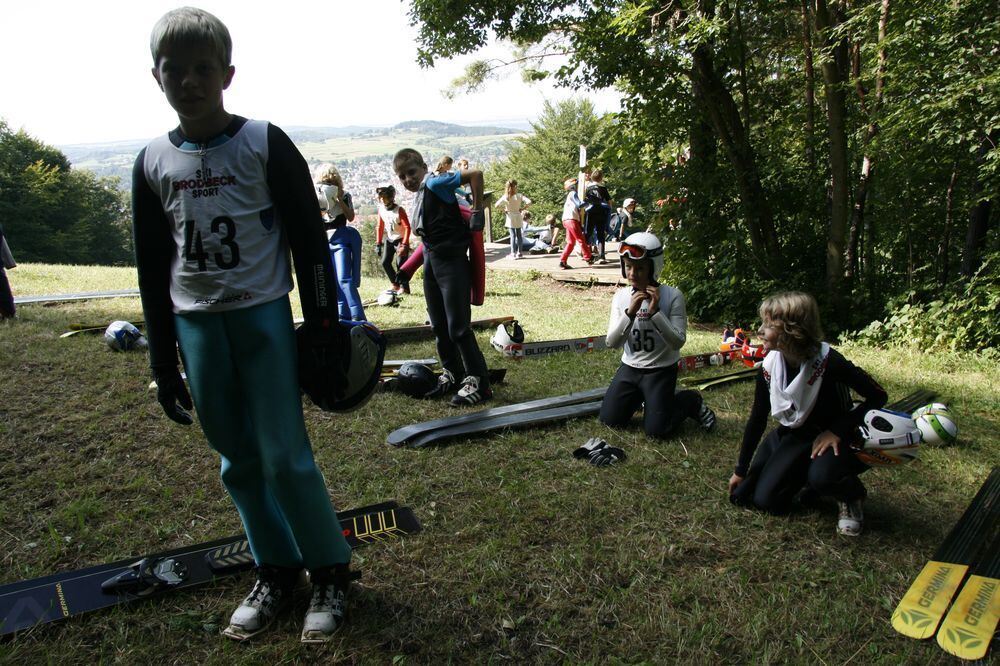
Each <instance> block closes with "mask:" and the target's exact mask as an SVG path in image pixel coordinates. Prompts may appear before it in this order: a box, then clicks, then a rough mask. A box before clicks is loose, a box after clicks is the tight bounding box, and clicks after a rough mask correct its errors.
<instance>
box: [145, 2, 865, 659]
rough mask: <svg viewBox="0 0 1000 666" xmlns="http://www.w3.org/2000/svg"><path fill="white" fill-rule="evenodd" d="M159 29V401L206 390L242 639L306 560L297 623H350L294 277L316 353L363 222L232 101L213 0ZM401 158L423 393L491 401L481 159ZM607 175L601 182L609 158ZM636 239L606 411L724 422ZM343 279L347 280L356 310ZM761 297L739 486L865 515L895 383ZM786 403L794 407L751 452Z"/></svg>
mask: <svg viewBox="0 0 1000 666" xmlns="http://www.w3.org/2000/svg"><path fill="white" fill-rule="evenodd" d="M150 49H151V53H152V57H153V69H152V73H153V76H154V78H155V80H156V82H157V84H158V85H159V87H160V89H161V90H162V91H163V93H164V94H165V96H166V99H167V102H168V103H169V104H170V106H171V107H172V108H173V109H174V110H175V111H176V112H177V115H178V118H179V126H178V127H177V128H176V129H174V130H171V131H170V132H168V133H167V134H165V135H163V136H161V137H159V138H157V139H154V140H153V141H151V142H150V143H149V145H147V146H146V148H144V149H143V150H142V151H141V152H140V153H139V155H138V157H137V158H136V162H135V167H134V169H133V179H132V196H133V231H134V236H135V247H136V265H137V269H138V275H139V287H140V292H141V297H142V305H143V311H144V314H145V321H146V329H147V331H146V332H147V340H148V346H149V356H150V365H151V369H152V372H153V375H154V377H155V379H156V382H157V400H158V401H159V403H160V405H161V406H162V408H163V410H164V412H165V413H166V415H167V416H168V417H169V418H170V419H172V420H174V421H175V422H177V423H179V424H182V425H190V424H191V423H192V422H193V419H192V416H191V414H190V413H189V412H190V410H191V409H192V408H194V409H196V410H197V413H198V417H199V420H200V423H201V427H202V429H203V431H204V433H205V436H206V438H207V440H208V442H209V444H210V446H211V447H212V448H214V449H215V450H216V451H217V452H218V453H219V455H220V457H221V476H222V481H223V484H224V485H225V487H226V489H227V491H228V492H229V494H230V496H231V497H232V499H233V502H234V503H235V504H236V507H237V509H238V511H239V514H240V517H241V519H242V521H243V525H244V527H245V529H246V533H247V537H248V540H249V543H250V548H251V550H252V552H253V556H254V560H255V562H256V580H255V583H254V586H253V588H252V590H251V592H250V594H249V595H247V597H246V598H245V599H244V600H243V601H242V603H241V604H240V606H239V607H238V608H237V609H236V611H235V612H234V613H233V615H232V617H231V619H230V622H229V625H228V626H227V627H226V629H225V630H224V634H225V635H226V636H229V637H231V638H234V639H237V640H244V639H246V638H249V637H251V636H254V635H256V634H258V633H259V632H261V631H263V630H264V629H265V628H266V627H267V626H268V625H269V624H270V623H271V621H272V620H273V619H274V618H275V616H276V615H277V614H278V613H279V612H281V610H282V609H283V608H285V607H286V606H288V604H289V603H290V601H291V598H292V594H293V591H294V589H295V587H296V584H297V582H298V581H299V580H300V576H301V574H302V572H303V571H308V574H309V576H308V583H309V584H310V585H311V597H310V603H309V607H308V611H307V613H306V616H305V620H304V623H303V629H302V635H301V639H302V641H304V642H310V643H311V642H325V641H328V640H330V638H331V637H332V635H333V634H334V632H335V631H336V630H337V629H338V628H339V627H340V626H341V625H342V623H343V621H344V616H345V610H346V605H345V604H346V595H347V590H348V586H349V583H350V581H352V580H354V579H356V578H357V577H358V576H359V574H357V573H356V572H353V571H352V570H351V569H350V561H351V549H350V547H349V546H348V544H347V542H346V541H345V539H344V536H343V534H342V532H341V529H340V526H339V523H338V521H337V516H336V512H335V510H334V507H333V505H332V503H331V501H330V497H329V493H328V491H327V488H326V484H325V482H324V479H323V475H322V474H321V473H320V471H319V469H318V468H317V467H316V464H315V461H314V458H313V454H312V448H311V445H310V442H309V437H308V434H307V432H306V429H305V424H304V418H303V411H302V401H301V398H300V390H299V378H298V376H297V371H296V367H297V361H296V359H297V350H296V344H297V342H296V334H295V332H294V329H293V325H292V314H291V306H290V302H289V297H288V294H289V292H290V291H291V289H292V280H291V271H292V268H293V266H294V270H295V273H296V277H297V282H298V292H299V298H300V300H301V304H302V311H303V315H304V318H305V324H304V329H303V330H304V333H305V335H304V336H303V338H302V339H303V340H304V344H306V345H308V350H309V352H310V357H315V358H322V357H330V356H336V355H337V354H338V353H339V349H340V348H339V347H338V335H340V333H339V331H340V329H339V328H338V322H339V319H341V318H342V317H345V316H346V315H348V314H350V316H352V317H353V316H357V314H358V313H357V311H356V310H355V309H354V307H353V306H354V303H353V301H354V300H356V289H357V284H356V281H355V280H354V279H353V277H352V279H351V280H350V281H347V280H344V281H338V277H337V276H339V275H342V272H341V271H342V270H343V273H347V272H348V269H350V275H351V276H356V275H358V271H357V268H358V265H357V262H356V260H355V259H354V258H353V256H352V258H351V259H350V260H347V259H346V258H343V257H346V254H347V253H348V252H354V248H355V247H356V243H357V241H358V239H356V238H355V237H354V236H353V235H352V234H350V233H349V232H347V231H345V229H349V227H347V221H349V220H350V219H351V218H352V217H353V215H354V211H353V207H352V205H351V201H350V197H349V196H348V195H347V194H346V193H345V192H344V186H343V180H342V179H341V178H340V176H339V174H337V173H336V171H335V170H330V169H327V170H325V171H324V172H323V173H322V174H320V178H319V183H318V185H316V186H315V187H314V186H313V185H312V179H311V177H310V173H309V169H308V166H307V164H306V162H305V160H304V159H303V158H302V156H301V154H300V153H299V152H298V150H297V149H296V148H295V146H294V145H293V143H292V142H291V140H290V139H289V138H288V137H287V135H285V134H284V132H282V131H281V130H280V129H279V128H277V127H276V126H274V125H271V124H270V123H267V122H264V121H256V120H248V119H246V118H242V117H240V116H235V115H232V114H230V113H229V112H228V111H226V109H225V107H224V104H223V91H224V90H225V89H227V88H228V87H229V85H230V83H231V81H232V79H233V75H234V71H235V70H234V68H233V66H232V64H231V55H232V41H231V39H230V36H229V32H228V30H227V29H226V27H225V25H224V24H222V22H221V21H219V20H218V19H217V18H216V17H215V16H213V15H211V14H209V13H207V12H205V11H203V10H199V9H194V8H189V7H186V8H181V9H177V10H173V11H171V12H168V13H167V14H166V15H164V16H163V17H162V18H161V19H160V20H159V21H158V22H157V24H156V25H155V27H154V28H153V32H152V36H151V39H150ZM393 168H394V171H395V173H396V175H397V176H398V178H399V180H400V181H401V182H402V184H403V186H404V187H405V188H406V189H407V190H408V191H410V192H414V193H416V200H415V206H414V210H413V211H412V216H411V217H410V218H409V221H407V219H406V217H405V214H404V213H403V212H402V211H401V210H399V209H398V207H396V206H395V204H394V192H392V191H391V188H386V189H384V190H382V191H380V193H379V196H380V200H381V202H382V209H381V210H380V218H381V221H382V224H383V225H384V234H381V235H380V236H379V239H380V240H381V241H382V243H383V244H384V247H383V253H385V254H386V255H389V256H390V257H392V256H395V257H399V256H400V255H403V254H405V250H403V249H402V248H405V247H406V246H407V243H408V241H409V237H410V231H411V229H410V225H412V233H414V234H416V235H417V236H419V237H420V238H421V239H422V241H423V255H424V257H423V262H424V273H423V290H424V295H425V299H426V305H427V313H428V317H429V319H430V323H431V326H432V328H433V330H434V334H435V336H436V339H437V351H438V354H439V358H440V361H441V364H442V366H443V371H442V373H441V375H440V378H439V380H438V384H437V386H435V387H434V388H433V390H431V391H430V393H429V394H428V395H427V396H426V397H438V396H440V397H449V398H450V402H451V403H452V404H453V405H477V404H479V403H481V402H483V401H485V400H488V399H490V397H491V396H492V391H491V388H490V385H489V377H488V374H487V369H486V362H485V359H484V357H483V354H482V352H481V351H480V349H479V347H478V345H477V343H476V338H475V335H474V334H473V332H472V330H471V328H470V318H471V307H470V291H471V286H472V284H471V283H472V275H473V269H472V266H471V263H470V259H469V254H470V246H471V243H472V241H473V238H474V233H475V230H477V229H482V226H483V223H484V213H483V210H482V205H483V175H482V173H481V172H480V171H478V170H470V169H461V170H458V171H450V170H447V169H446V170H444V171H440V172H436V173H432V172H430V171H429V169H428V167H427V164H426V163H425V162H424V159H423V157H422V156H421V155H420V153H418V152H417V151H415V150H411V149H404V150H401V151H399V152H398V153H396V155H395V157H394V159H393ZM594 180H595V182H598V183H599V182H600V179H599V178H598V177H597V174H595V175H594ZM567 190H570V191H571V192H572V195H571V196H567V211H568V214H567V213H566V212H564V215H563V220H564V226H565V228H566V231H567V237H568V242H567V249H566V250H564V253H563V263H564V264H565V260H566V258H567V257H568V256H569V252H570V251H572V248H573V245H574V244H576V243H580V242H583V243H584V250H585V257H586V258H587V259H591V256H590V254H589V249H588V248H587V247H586V240H585V238H584V236H583V230H582V229H581V228H580V226H579V217H578V216H577V214H576V211H577V210H579V208H581V207H582V205H583V204H582V202H580V201H579V198H578V197H577V198H575V199H574V197H575V196H576V195H575V182H572V181H568V182H567ZM457 191H460V192H463V193H465V195H467V196H463V198H465V201H466V203H467V205H468V210H463V208H462V207H460V203H459V199H458V198H457V197H456V192H457ZM510 192H511V190H508V197H507V205H508V212H509V211H510V208H511V196H510ZM514 194H516V190H514ZM524 201H526V199H524V200H523V201H522V203H523V202H524ZM324 203H325V209H326V212H325V216H324V214H323V213H321V208H323V207H324V206H323V205H324ZM516 205H517V207H518V210H520V209H521V208H522V207H523V206H522V205H519V204H516ZM523 205H527V203H523ZM382 211H384V217H383V212H382ZM394 211H396V213H395V214H394ZM324 226H325V227H326V232H327V233H326V235H325V236H324ZM329 248H333V249H334V251H333V256H332V257H331V252H330V251H329ZM513 248H514V246H513V245H512V251H513ZM289 251H290V253H291V258H292V260H293V261H292V262H289ZM339 253H343V255H341V254H339ZM620 254H621V264H622V273H623V276H624V277H626V278H627V279H628V281H629V286H627V287H624V288H622V289H620V290H618V292H616V294H615V296H614V299H613V300H612V305H611V317H610V323H609V328H608V343H609V344H612V345H616V346H623V347H624V352H623V354H622V364H621V366H620V368H619V369H618V371H617V372H616V374H615V376H614V378H613V380H612V382H611V386H610V387H609V389H608V391H607V396H606V398H605V400H604V404H603V405H602V408H601V412H600V419H601V421H602V422H604V423H606V424H608V425H609V426H611V427H620V426H622V425H623V424H624V423H626V422H627V421H628V420H629V418H630V417H631V416H632V414H633V413H634V412H635V411H636V410H637V409H639V407H640V406H641V405H644V417H643V418H644V427H645V430H646V432H647V433H648V434H649V435H650V436H654V437H665V436H668V435H670V434H671V433H672V432H674V431H675V430H676V428H677V427H678V426H679V425H680V423H681V422H682V421H683V420H684V419H686V418H693V419H695V420H696V421H697V422H698V423H699V424H700V425H701V426H702V427H703V428H705V429H712V428H713V427H714V425H715V414H714V413H713V412H712V410H711V409H709V408H708V407H707V406H706V405H705V403H704V401H703V400H702V398H701V396H700V395H699V394H698V393H696V392H693V391H681V392H680V393H676V394H675V393H674V390H675V386H676V377H677V360H678V358H679V350H680V348H681V346H682V345H683V344H684V342H685V338H686V312H685V301H684V296H683V294H682V293H681V292H680V290H678V289H676V288H674V287H670V286H668V285H661V284H659V283H658V281H657V280H658V276H659V274H660V272H661V270H662V267H663V246H662V244H661V243H660V241H659V240H658V239H657V238H656V237H655V236H653V235H652V234H648V233H638V234H632V235H630V236H628V237H627V238H625V240H624V241H623V242H622V245H621V249H620ZM385 263H390V262H388V261H386V262H385ZM335 264H336V266H337V269H338V270H335V269H334V265H335ZM387 272H388V271H387ZM392 279H393V278H392V277H390V280H392ZM398 284H399V286H400V288H404V287H405V282H403V281H402V280H399V281H398ZM338 285H339V286H340V289H341V291H342V292H343V294H344V296H345V300H344V305H341V306H340V308H339V310H338V302H337V296H336V295H335V293H334V292H335V288H336V287H337V286H338ZM345 306H346V309H345ZM760 314H761V318H762V320H763V327H762V331H761V334H762V335H763V338H764V344H765V347H766V348H768V349H769V350H770V352H771V353H770V354H769V355H768V356H767V359H766V360H765V363H764V372H763V373H762V374H761V376H760V378H759V379H758V380H757V388H756V392H755V398H754V406H753V408H752V410H751V418H750V421H749V422H748V424H747V428H746V431H745V434H744V438H743V446H742V448H741V450H740V456H739V462H738V464H737V467H736V471H735V473H734V475H733V477H732V478H731V479H730V491H731V497H732V499H733V501H734V502H736V503H740V504H745V505H754V506H757V507H760V508H762V509H765V510H768V511H774V512H781V511H785V510H787V508H788V507H789V505H790V501H791V499H792V496H793V495H794V494H795V493H796V492H799V491H801V490H802V489H803V488H812V489H813V490H815V491H816V492H819V493H824V494H832V495H833V496H834V497H836V498H837V499H838V500H839V501H841V502H842V503H844V505H847V506H849V509H848V510H847V511H846V518H845V517H844V516H842V521H841V529H840V531H841V532H842V533H844V534H857V533H858V531H859V530H860V502H861V499H862V498H863V497H864V487H863V486H862V485H861V483H860V481H858V479H857V474H858V473H859V472H860V471H862V468H863V466H860V467H859V466H858V465H857V464H856V463H855V462H854V461H853V457H852V456H850V455H848V454H847V452H846V451H845V449H844V447H845V446H846V444H847V443H848V440H849V438H850V435H851V432H852V430H851V429H852V428H853V427H855V426H856V425H857V424H858V423H859V422H860V418H861V415H863V413H864V410H865V409H867V408H870V407H874V406H880V405H881V404H882V403H884V402H885V392H884V391H883V390H882V389H881V388H880V387H879V386H878V384H876V383H875V382H874V381H873V380H871V378H870V377H868V375H867V374H865V373H864V372H863V371H861V370H859V369H858V368H856V367H855V366H853V365H852V364H850V362H849V361H847V360H846V359H844V358H843V357H842V356H841V355H840V354H839V353H837V352H836V351H834V350H832V349H830V347H829V345H826V344H825V343H822V342H821V339H822V332H821V330H820V328H819V319H818V314H817V308H816V304H815V301H814V300H813V299H812V298H811V297H808V296H805V295H803V294H785V295H780V296H778V297H775V298H772V299H768V300H766V301H765V302H764V303H763V304H762V306H761V308H760ZM362 316H363V315H362ZM300 344H302V342H301V341H300ZM178 349H179V350H180V357H181V359H183V362H184V369H185V370H186V372H187V382H188V384H187V385H188V386H190V394H189V393H188V389H187V388H186V385H185V382H184V380H183V379H182V377H181V374H180V370H179V367H178V360H179V359H178V355H177V350H178ZM847 387H849V388H853V389H854V390H856V391H858V392H859V393H860V394H861V395H862V396H863V397H864V398H865V402H864V403H863V404H862V405H861V406H859V407H853V408H852V407H851V406H850V404H849V403H848V402H846V401H845V400H844V397H845V395H846V388H847ZM768 412H770V413H771V414H773V415H775V416H777V417H778V418H779V420H780V421H781V424H782V425H781V426H780V427H779V428H778V429H777V430H776V431H775V432H774V433H772V434H771V435H770V436H769V437H768V438H767V439H765V441H764V444H763V446H762V447H760V448H759V450H757V451H756V454H755V449H757V442H758V440H759V438H760V436H761V434H762V432H763V428H764V422H765V421H766V416H767V414H768ZM852 521H853V522H852Z"/></svg>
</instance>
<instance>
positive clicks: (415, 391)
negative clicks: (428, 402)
mask: <svg viewBox="0 0 1000 666" xmlns="http://www.w3.org/2000/svg"><path fill="white" fill-rule="evenodd" d="M437 383H438V379H437V375H435V374H434V371H433V370H431V369H430V368H428V367H427V366H426V365H424V364H423V363H417V362H416V361H407V362H406V363H404V364H403V365H401V366H399V371H398V372H396V386H397V387H398V389H399V391H400V392H402V393H405V394H406V395H408V396H410V397H411V398H422V397H424V396H425V395H427V394H428V393H430V392H431V391H432V390H433V389H434V387H436V386H437Z"/></svg>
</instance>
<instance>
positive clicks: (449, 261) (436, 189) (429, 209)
mask: <svg viewBox="0 0 1000 666" xmlns="http://www.w3.org/2000/svg"><path fill="white" fill-rule="evenodd" d="M461 184H462V179H461V174H458V173H454V172H448V173H443V174H440V175H432V174H427V175H426V176H425V177H424V182H423V184H422V185H421V186H420V190H419V191H418V192H417V201H418V203H417V206H416V209H415V211H414V215H413V226H414V231H415V233H416V234H417V235H418V236H420V237H421V238H422V239H423V247H424V299H425V300H426V302H427V317H428V318H429V319H430V322H431V328H433V329H434V337H435V339H436V342H437V352H438V357H439V358H440V359H441V365H442V367H444V368H445V369H446V370H448V371H449V372H451V374H452V375H454V376H455V378H456V379H458V380H459V381H461V380H462V379H463V378H464V377H469V376H475V377H478V378H479V386H480V388H481V389H489V387H490V378H489V373H488V372H487V370H486V359H485V358H484V357H483V352H482V351H480V349H479V345H478V344H477V343H476V336H475V334H474V333H473V332H472V327H471V326H469V322H470V321H471V320H472V305H471V304H470V303H469V294H470V293H471V290H472V264H471V263H470V262H469V243H470V242H471V240H472V232H471V231H470V230H469V225H468V223H467V222H465V220H464V219H462V213H461V211H459V209H458V202H457V201H456V200H455V189H456V188H457V187H458V186H459V185H461Z"/></svg>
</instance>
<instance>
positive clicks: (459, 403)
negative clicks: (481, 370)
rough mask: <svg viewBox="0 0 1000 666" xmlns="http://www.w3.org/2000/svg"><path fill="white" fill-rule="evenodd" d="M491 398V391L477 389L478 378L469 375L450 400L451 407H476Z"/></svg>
mask: <svg viewBox="0 0 1000 666" xmlns="http://www.w3.org/2000/svg"><path fill="white" fill-rule="evenodd" d="M492 397H493V391H491V390H490V389H488V388H479V377H475V376H473V375H469V376H468V377H466V378H465V379H463V380H462V388H460V389H458V393H456V394H455V396H454V397H453V398H452V399H451V406H452V407H464V406H466V405H478V404H479V403H481V402H484V401H486V400H489V399H490V398H492Z"/></svg>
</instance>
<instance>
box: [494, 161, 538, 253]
mask: <svg viewBox="0 0 1000 666" xmlns="http://www.w3.org/2000/svg"><path fill="white" fill-rule="evenodd" d="M495 205H496V207H497V208H499V209H501V210H503V211H505V212H506V220H505V222H504V226H505V227H507V229H508V231H509V232H510V258H511V259H520V258H521V246H522V245H523V244H524V234H523V233H522V230H521V227H522V226H523V225H522V222H523V220H522V214H521V211H522V210H524V209H525V208H527V207H528V206H530V205H531V199H529V198H528V197H526V196H524V195H523V194H520V193H519V192H518V191H517V181H516V180H514V179H513V178H511V179H510V180H508V181H507V185H506V187H505V191H504V195H503V196H502V197H500V200H499V201H497V202H496V204H495Z"/></svg>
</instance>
